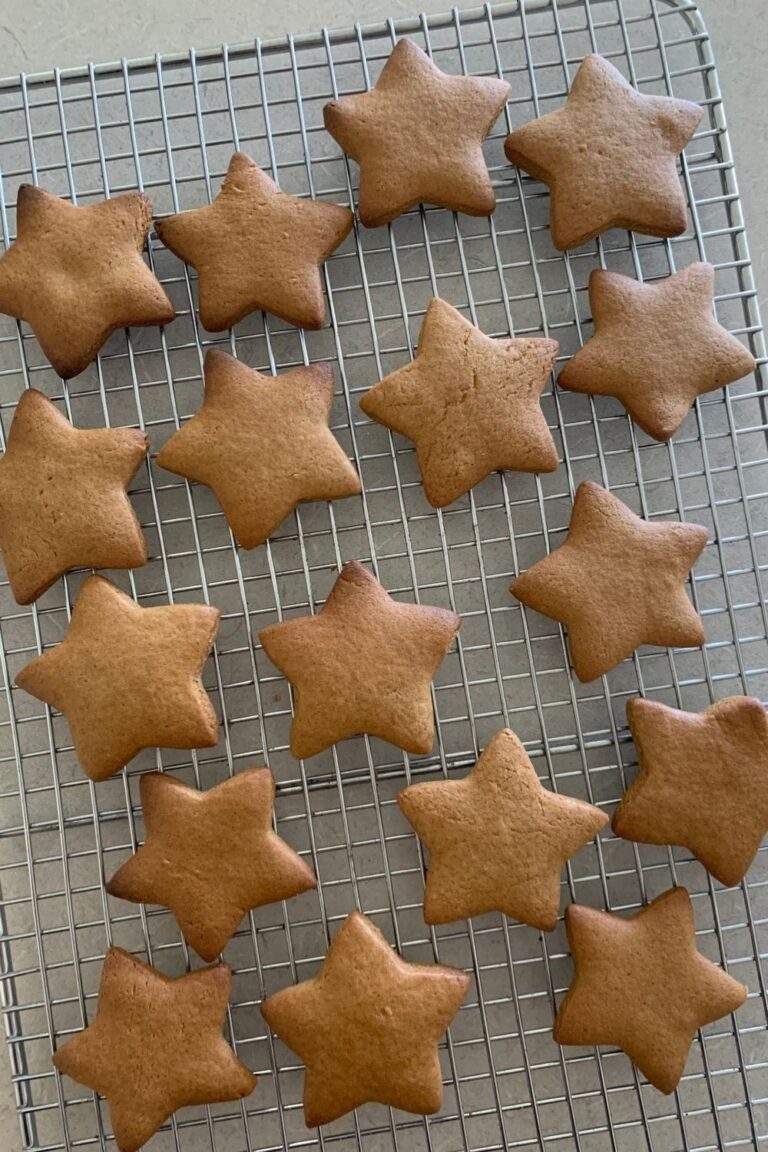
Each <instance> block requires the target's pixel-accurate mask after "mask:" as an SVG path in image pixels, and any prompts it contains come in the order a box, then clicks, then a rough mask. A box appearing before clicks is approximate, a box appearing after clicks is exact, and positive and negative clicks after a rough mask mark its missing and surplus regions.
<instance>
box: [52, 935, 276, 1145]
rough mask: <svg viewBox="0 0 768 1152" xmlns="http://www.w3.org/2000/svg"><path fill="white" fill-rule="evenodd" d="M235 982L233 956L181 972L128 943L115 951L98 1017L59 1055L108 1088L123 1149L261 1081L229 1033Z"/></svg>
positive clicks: (57, 1059) (91, 1084)
mask: <svg viewBox="0 0 768 1152" xmlns="http://www.w3.org/2000/svg"><path fill="white" fill-rule="evenodd" d="M230 983H231V973H230V970H229V968H227V967H226V965H224V964H216V965H214V966H213V967H211V968H201V969H199V970H198V971H197V972H188V973H187V974H186V975H185V976H178V977H177V978H176V979H175V980H172V979H169V977H167V976H163V974H162V973H161V972H158V971H157V969H156V968H150V967H149V966H148V965H146V964H142V963H141V961H140V960H137V959H136V958H135V957H134V956H131V955H130V954H129V953H128V952H124V951H123V950H122V948H110V949H109V951H108V952H107V955H106V958H105V960H104V967H103V969H102V973H101V983H100V984H99V1003H98V1010H97V1013H96V1018H95V1019H94V1021H93V1023H92V1024H90V1025H89V1026H88V1027H87V1028H85V1029H84V1030H83V1031H82V1032H78V1033H77V1035H76V1036H73V1037H72V1038H71V1039H70V1040H67V1041H66V1042H65V1043H64V1044H62V1045H61V1046H60V1047H58V1048H57V1049H56V1051H55V1052H54V1054H53V1063H54V1065H55V1066H56V1068H58V1070H59V1072H62V1073H64V1074H65V1075H67V1076H71V1077H72V1079H73V1080H76V1081H77V1083H78V1084H85V1085H86V1087H88V1088H92V1089H93V1091H94V1092H99V1093H100V1094H101V1095H102V1096H105V1097H106V1099H107V1102H108V1104H109V1114H110V1117H111V1119H112V1131H113V1132H114V1135H115V1140H116V1142H117V1147H118V1149H119V1150H120V1152H138V1149H139V1148H141V1147H142V1145H144V1144H146V1142H147V1141H148V1140H150V1139H151V1138H152V1136H153V1135H154V1133H155V1132H157V1130H158V1128H159V1127H160V1126H161V1125H162V1124H164V1123H165V1121H166V1120H167V1119H168V1118H169V1116H171V1115H172V1114H173V1113H174V1112H175V1111H176V1110H177V1109H178V1108H184V1107H186V1106H188V1105H190V1104H215V1103H217V1102H219V1101H224V1100H240V1099H241V1098H242V1097H243V1096H248V1095H250V1093H251V1092H252V1091H253V1089H254V1088H255V1087H256V1077H255V1076H254V1075H253V1073H252V1072H250V1071H249V1070H248V1069H247V1068H246V1067H245V1065H244V1064H241V1062H240V1061H239V1060H238V1059H237V1057H236V1056H235V1054H234V1052H233V1051H232V1049H231V1048H230V1046H229V1044H227V1042H226V1040H225V1039H224V1037H223V1036H222V1034H221V1030H222V1026H223V1024H224V1020H225V1017H226V1013H227V997H228V996H229V986H230Z"/></svg>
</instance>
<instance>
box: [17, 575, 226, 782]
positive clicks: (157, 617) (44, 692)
mask: <svg viewBox="0 0 768 1152" xmlns="http://www.w3.org/2000/svg"><path fill="white" fill-rule="evenodd" d="M219 616H220V613H219V610H218V608H209V607H208V606H207V605H205V604H166V605H163V606H162V607H159V608H140V607H139V605H138V604H137V603H136V602H135V601H134V600H132V599H131V598H130V596H126V594H125V593H124V592H121V591H120V589H119V588H117V587H115V585H114V584H111V583H110V582H109V580H105V579H104V578H103V577H102V576H89V577H88V579H87V580H86V581H85V583H84V584H83V586H82V588H81V589H80V595H79V596H78V597H77V600H76V602H75V607H74V610H73V612H72V620H71V622H70V625H69V628H68V630H67V634H66V636H65V637H64V640H63V641H62V642H61V644H57V645H56V647H55V648H51V649H49V650H48V651H47V652H44V653H43V655H42V656H38V657H37V658H36V659H35V660H32V661H30V663H29V664H26V665H25V666H24V667H23V668H22V670H21V671H20V672H19V674H18V675H17V677H16V683H17V684H18V686H19V687H20V688H23V689H24V691H25V692H29V693H30V695H32V696H35V697H37V699H38V700H43V701H44V702H45V703H46V704H50V705H51V707H52V708H57V709H58V710H59V711H60V712H61V713H63V715H64V716H65V717H66V719H67V721H68V722H69V728H70V731H71V733H72V740H73V742H74V745H75V752H76V753H77V758H78V760H79V761H80V764H81V766H82V769H83V771H84V772H85V774H86V775H87V776H90V778H91V780H106V779H107V777H108V776H112V775H113V774H114V773H115V772H117V771H119V769H120V768H122V767H123V766H124V765H125V764H127V763H128V761H129V760H132V759H133V757H134V756H136V755H137V754H138V753H139V752H140V751H141V750H142V748H155V747H158V748H208V747H211V746H212V745H214V744H216V743H217V742H218V738H219V725H218V721H217V719H216V713H215V712H214V710H213V707H212V705H211V702H210V700H209V699H208V695H207V693H206V691H205V689H204V688H203V684H202V680H201V678H200V675H201V672H202V669H203V664H204V663H205V660H206V658H207V656H208V653H209V652H210V650H211V647H212V646H213V641H214V637H215V636H216V631H217V629H218V626H219Z"/></svg>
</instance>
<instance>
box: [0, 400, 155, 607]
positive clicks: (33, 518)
mask: <svg viewBox="0 0 768 1152" xmlns="http://www.w3.org/2000/svg"><path fill="white" fill-rule="evenodd" d="M148 448H149V441H148V439H147V437H146V435H145V433H144V432H140V431H139V429H138V428H84V429H79V428H74V427H73V426H72V425H71V424H70V422H69V421H68V420H67V419H66V418H65V417H64V416H63V415H62V414H61V413H60V412H59V411H58V409H57V408H56V406H55V404H52V403H51V401H50V400H48V399H47V398H46V397H45V396H43V394H42V392H37V391H36V390H35V389H34V388H29V389H27V391H26V392H24V393H23V395H22V397H21V399H20V400H19V403H18V405H17V407H16V412H15V414H14V417H13V423H12V424H11V430H10V433H9V435H8V444H7V447H6V451H5V455H4V456H3V457H2V459H0V549H2V552H3V558H4V560H5V567H6V571H7V572H8V579H9V581H10V584H11V589H12V591H13V594H14V596H15V597H16V600H17V601H18V603H19V604H31V603H32V601H33V600H37V598H38V597H39V596H42V594H43V592H45V591H46V589H48V588H50V587H51V585H52V584H54V583H55V582H56V581H57V580H58V579H59V577H60V576H63V575H64V573H65V572H67V571H68V570H69V569H70V568H138V567H139V566H140V565H142V564H146V562H147V546H146V543H145V541H144V536H143V533H142V531H141V527H140V525H139V522H138V520H137V518H136V513H135V512H134V511H133V508H132V506H131V502H130V500H129V499H128V496H127V495H126V486H127V485H128V484H129V483H130V482H131V480H132V479H133V477H134V476H135V475H136V472H137V471H138V469H139V468H140V467H141V464H142V462H143V460H144V458H145V456H146V454H147V450H148Z"/></svg>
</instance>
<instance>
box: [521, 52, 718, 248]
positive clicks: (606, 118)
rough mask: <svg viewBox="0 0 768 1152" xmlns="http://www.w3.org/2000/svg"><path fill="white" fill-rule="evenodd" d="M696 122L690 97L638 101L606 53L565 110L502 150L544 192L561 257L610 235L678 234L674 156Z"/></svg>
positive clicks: (587, 70)
mask: <svg viewBox="0 0 768 1152" xmlns="http://www.w3.org/2000/svg"><path fill="white" fill-rule="evenodd" d="M702 116H703V112H702V109H701V108H700V107H699V105H698V104H693V103H691V102H690V101H689V100H677V99H674V98H672V97H671V96H643V95H641V93H640V92H638V91H637V90H636V89H635V88H633V87H632V86H631V85H630V84H628V83H627V81H626V80H625V79H624V77H623V76H622V75H621V73H620V72H619V71H618V70H617V69H616V68H614V66H613V64H611V63H610V62H609V61H608V60H606V59H605V58H604V57H603V56H596V55H590V56H586V57H585V58H584V61H583V63H582V64H581V65H580V66H579V70H578V72H577V73H576V75H575V77H574V79H573V84H572V85H571V91H570V94H569V96H568V99H567V101H566V103H565V104H564V105H563V107H562V108H558V109H557V110H556V111H554V112H549V113H548V114H547V115H546V116H541V117H539V118H538V119H537V120H531V121H529V122H528V123H527V124H523V125H522V127H520V128H516V129H515V130H514V132H511V133H510V134H509V136H508V137H507V141H506V144H505V151H506V153H507V157H508V158H509V159H510V160H511V161H512V163H513V164H517V166H518V167H519V168H522V169H523V171H524V172H528V173H529V174H530V175H531V176H533V177H535V179H537V180H541V181H543V183H545V184H548V185H549V190H550V215H549V226H550V230H551V234H552V242H553V244H554V245H555V247H556V248H559V249H560V250H563V249H565V248H577V247H579V245H581V244H586V243H587V241H588V240H592V239H593V238H594V237H595V236H598V235H599V234H600V233H601V232H605V231H606V230H607V229H608V228H627V229H629V230H630V231H633V232H643V233H645V234H647V235H650V236H679V235H680V233H681V232H684V231H685V228H686V225H687V223H688V212H687V207H686V200H685V193H684V192H683V188H682V185H681V183H680V177H679V175H678V171H677V157H678V155H679V153H680V152H682V150H683V149H684V148H685V146H686V144H687V143H688V142H689V140H690V139H691V138H692V136H693V134H694V132H695V131H696V128H697V127H698V125H699V123H700V121H701V118H702Z"/></svg>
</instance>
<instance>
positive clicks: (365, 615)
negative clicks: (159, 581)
mask: <svg viewBox="0 0 768 1152" xmlns="http://www.w3.org/2000/svg"><path fill="white" fill-rule="evenodd" d="M460 623H461V621H460V620H459V617H458V616H456V615H455V613H453V612H449V611H447V610H446V609H445V608H432V607H426V606H424V605H421V604H403V603H401V602H400V601H399V600H393V599H392V597H391V596H390V595H389V594H388V593H387V592H385V590H384V589H383V588H382V586H381V584H379V582H378V580H377V579H376V578H375V577H374V576H372V575H371V573H370V572H369V571H368V570H367V569H366V568H363V566H362V564H358V563H356V562H355V561H352V562H351V563H349V564H345V565H344V567H343V568H342V570H341V572H340V573H339V575H338V578H337V580H336V583H335V584H334V586H333V588H332V589H331V594H330V596H329V597H328V599H327V600H326V602H325V604H324V605H323V607H322V609H321V610H320V612H318V614H317V615H316V616H303V617H300V618H299V619H295V620H284V621H282V622H281V623H280V624H272V625H270V626H269V627H268V628H264V629H263V630H262V632H261V633H260V634H259V639H260V640H261V643H262V644H263V646H264V651H265V652H266V654H267V656H268V657H269V658H270V660H271V661H272V663H273V664H274V665H275V666H276V667H277V668H279V670H280V671H281V672H282V673H283V675H284V676H285V677H286V678H287V679H288V680H289V681H290V682H291V684H292V685H293V688H294V700H293V724H292V726H291V752H292V754H293V755H294V756H295V757H296V758H297V759H300V760H303V759H306V757H308V756H315V755H316V754H317V753H318V752H322V751H323V750H324V749H325V748H329V747H330V746H331V744H335V743H336V742H337V741H339V740H346V739H348V737H350V736H357V735H359V734H360V733H363V732H367V733H369V734H370V735H371V736H378V737H379V738H380V739H381V740H388V741H389V742H390V743H391V744H396V745H397V747H398V748H402V749H403V750H404V751H406V752H411V753H413V754H417V755H422V756H423V755H426V754H427V753H428V752H431V751H432V745H433V743H434V739H435V719H434V715H433V712H432V697H431V692H430V688H431V684H432V677H433V676H434V674H435V672H436V671H437V669H438V667H439V665H440V664H441V663H442V661H443V659H444V658H445V656H446V654H447V652H448V648H449V647H450V644H451V641H452V640H453V638H454V636H455V635H456V633H457V632H458V630H459V624H460Z"/></svg>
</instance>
